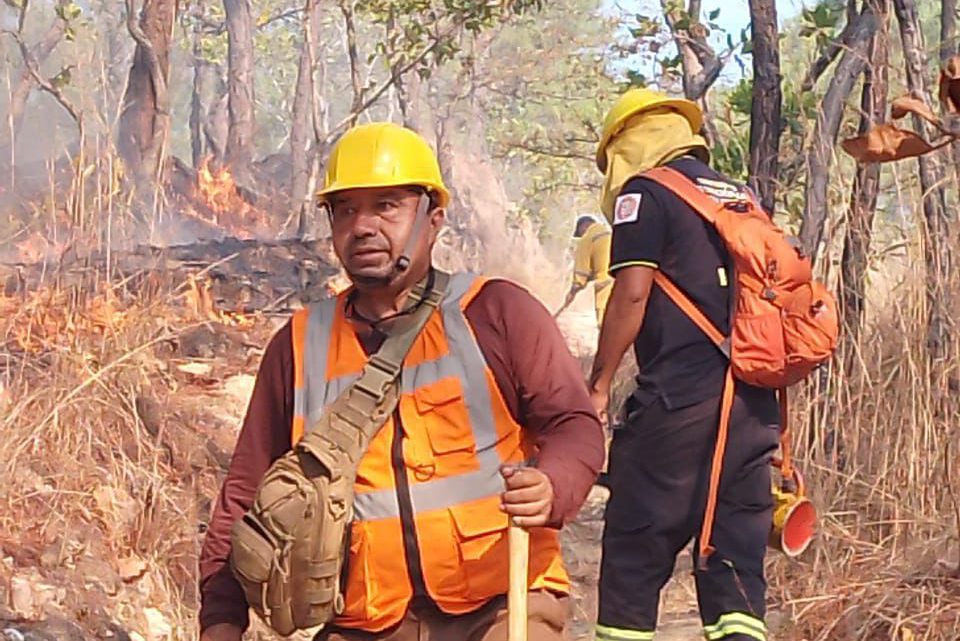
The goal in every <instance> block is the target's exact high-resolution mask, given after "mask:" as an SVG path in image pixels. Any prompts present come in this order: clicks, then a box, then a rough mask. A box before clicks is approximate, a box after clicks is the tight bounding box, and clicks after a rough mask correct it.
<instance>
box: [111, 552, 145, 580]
mask: <svg viewBox="0 0 960 641" xmlns="http://www.w3.org/2000/svg"><path fill="white" fill-rule="evenodd" d="M117 572H118V573H119V574H120V578H121V579H122V580H123V582H124V583H132V582H133V581H136V580H137V579H139V578H140V577H142V576H143V575H144V574H146V572H147V562H146V561H144V560H143V559H141V558H140V557H138V556H128V557H126V558H123V559H118V560H117Z"/></svg>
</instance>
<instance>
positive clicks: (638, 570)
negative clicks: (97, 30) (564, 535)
mask: <svg viewBox="0 0 960 641" xmlns="http://www.w3.org/2000/svg"><path fill="white" fill-rule="evenodd" d="M702 118H703V116H702V114H701V112H700V109H699V108H698V107H697V106H696V105H695V104H694V103H692V102H688V101H685V100H674V99H671V98H669V97H667V96H665V95H663V94H660V93H658V92H654V91H651V90H648V89H634V90H631V91H629V92H627V93H626V94H624V95H623V96H622V97H621V98H620V99H619V100H618V101H617V103H616V104H615V105H614V106H613V108H612V109H611V111H610V113H609V114H608V115H607V118H606V121H605V122H604V129H603V136H602V139H601V142H600V146H599V149H598V151H597V166H598V167H599V169H600V170H601V171H602V172H604V175H605V178H606V180H605V185H604V192H603V196H602V209H603V212H604V214H605V215H606V216H607V218H608V219H609V220H610V221H611V223H612V224H613V241H612V249H611V260H610V271H611V274H612V275H613V276H614V278H615V281H614V288H613V293H612V295H611V299H610V303H609V306H608V308H607V314H606V317H605V319H604V323H603V327H602V329H601V333H600V343H599V347H598V351H597V356H596V360H595V362H594V366H593V371H592V373H591V379H590V384H591V392H592V395H593V401H594V407H596V408H597V410H598V412H600V413H601V415H603V416H605V414H606V410H607V406H608V403H609V397H610V387H611V383H612V380H613V376H614V373H615V372H616V369H617V366H618V365H619V363H620V360H621V358H622V356H623V354H624V352H625V351H626V350H627V348H628V347H629V346H630V345H631V343H633V344H634V349H635V351H636V356H637V363H638V364H639V374H638V376H637V377H636V389H635V391H634V392H633V394H632V395H631V396H630V397H629V399H628V400H627V402H626V404H625V407H624V408H623V415H624V424H623V426H622V427H621V428H619V429H617V430H616V431H615V432H614V437H613V443H612V445H611V453H610V464H609V485H610V490H611V494H610V501H609V503H608V505H607V511H606V526H605V529H604V534H603V561H602V564H601V571H600V611H599V619H598V623H597V629H596V638H597V639H598V641H646V640H649V639H653V635H654V630H655V628H656V624H657V607H658V602H659V595H660V590H661V589H662V588H663V586H664V585H665V584H666V582H667V581H668V580H669V578H670V576H671V575H672V573H673V569H674V564H675V561H676V556H677V555H678V554H679V553H680V551H681V550H683V549H684V547H685V546H686V545H687V544H688V543H689V542H690V541H691V539H695V538H697V537H698V532H699V531H700V526H701V523H702V520H703V515H704V510H705V506H706V501H707V498H706V497H707V487H708V483H709V476H710V470H711V459H712V456H713V451H714V445H715V443H716V435H717V431H718V429H717V428H718V422H719V414H720V397H721V392H722V388H723V383H724V377H725V372H726V368H727V361H726V358H725V356H724V355H723V354H722V353H721V352H720V351H719V350H718V349H717V347H716V345H715V344H714V343H712V342H711V341H710V340H709V339H708V338H707V337H706V336H705V335H704V334H703V333H702V332H701V331H700V330H699V329H698V328H697V326H696V325H695V324H694V323H693V322H692V321H691V320H689V318H688V317H687V316H686V315H685V314H684V313H683V312H682V311H681V310H680V309H679V308H678V307H676V306H675V305H674V304H673V302H672V301H671V300H670V299H669V298H668V297H667V296H666V295H665V294H664V292H662V291H660V290H659V288H658V287H655V286H654V285H653V279H654V274H655V272H656V271H657V270H662V272H663V273H664V275H666V276H667V277H669V278H670V279H671V280H672V281H673V282H674V283H676V284H677V285H678V286H679V287H680V288H681V289H682V290H683V291H684V292H685V293H686V294H687V295H688V296H689V297H690V298H691V299H692V300H693V302H694V303H696V304H697V306H698V307H699V308H700V309H701V310H702V311H703V312H704V313H705V314H706V316H707V317H708V318H709V319H710V320H711V321H712V322H713V323H714V324H715V325H716V326H717V327H718V328H719V329H720V330H721V331H723V332H727V331H728V328H729V318H728V316H729V313H728V309H729V304H730V288H729V285H730V281H731V274H730V271H729V267H728V255H727V252H726V249H725V248H724V245H723V241H722V240H721V239H720V237H719V235H718V234H717V232H716V231H715V230H714V228H713V227H712V226H711V225H710V224H708V223H706V222H705V221H704V220H703V219H702V218H701V217H700V216H699V215H698V214H697V213H696V212H695V211H694V210H693V209H691V208H690V207H689V206H688V205H687V204H686V203H685V202H683V201H682V200H680V199H679V198H678V197H677V196H676V195H674V193H673V192H671V191H669V190H667V189H666V188H665V187H663V186H662V185H660V184H658V183H656V182H654V181H653V180H649V179H645V178H643V177H639V175H640V174H642V173H643V172H645V171H648V170H650V169H653V168H655V167H660V166H668V167H671V168H673V169H675V170H677V171H679V172H681V173H682V174H684V175H686V176H687V177H688V178H690V179H692V180H693V181H695V182H696V184H697V186H698V187H699V188H700V189H701V190H703V191H705V192H706V193H707V194H709V195H710V196H712V197H713V198H714V199H716V200H718V201H721V202H723V201H726V200H728V199H729V200H733V199H742V198H743V197H744V195H745V192H744V191H743V190H744V188H742V187H740V186H738V185H735V184H733V183H732V182H731V181H729V180H727V179H726V178H724V177H723V176H721V175H719V174H718V173H717V172H715V171H713V170H712V169H711V168H710V167H709V165H708V164H707V162H708V160H709V155H708V152H707V146H706V141H705V140H704V139H703V138H702V137H701V136H699V135H698V132H699V131H700V128H701V125H702ZM778 427H779V409H778V404H777V400H776V396H775V394H774V393H773V392H772V391H769V390H762V389H757V388H751V387H749V386H747V385H745V384H743V383H737V388H736V397H735V401H734V406H733V414H732V417H731V421H730V427H729V438H728V442H727V447H726V453H725V457H724V459H723V467H722V476H721V477H720V479H721V480H720V486H719V487H720V489H719V494H718V500H717V504H716V516H715V521H714V524H713V535H712V538H711V541H710V542H711V543H712V546H713V547H714V548H715V552H714V553H713V554H712V555H710V556H709V557H707V558H705V559H700V558H699V556H698V554H697V551H696V549H695V550H694V567H695V578H696V584H697V595H698V601H699V606H700V615H701V618H702V620H703V625H704V633H705V636H706V638H707V639H709V640H710V641H714V640H719V639H723V640H724V641H733V640H738V641H739V640H744V641H747V640H749V641H765V640H766V627H765V624H764V596H765V592H766V582H765V579H764V574H763V559H764V554H765V550H766V542H767V537H768V534H769V532H770V526H771V510H772V498H771V492H770V487H771V486H770V471H769V463H770V458H771V455H772V453H773V452H774V450H775V449H776V447H777V443H778ZM701 560H702V561H703V562H702V563H701Z"/></svg>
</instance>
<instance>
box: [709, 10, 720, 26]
mask: <svg viewBox="0 0 960 641" xmlns="http://www.w3.org/2000/svg"><path fill="white" fill-rule="evenodd" d="M719 17H720V9H719V7H718V8H716V9H714V10H713V11H711V12H710V13H708V14H707V20H709V21H711V22H713V21H714V20H716V19H717V18H719Z"/></svg>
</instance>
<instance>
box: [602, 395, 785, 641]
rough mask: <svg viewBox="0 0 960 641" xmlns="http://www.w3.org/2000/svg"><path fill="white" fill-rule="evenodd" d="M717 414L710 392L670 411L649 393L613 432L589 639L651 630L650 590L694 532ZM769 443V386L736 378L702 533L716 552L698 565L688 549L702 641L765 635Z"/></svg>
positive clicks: (775, 420) (608, 640)
mask: <svg viewBox="0 0 960 641" xmlns="http://www.w3.org/2000/svg"><path fill="white" fill-rule="evenodd" d="M719 416H720V399H719V398H713V399H710V400H708V401H705V402H702V403H698V404H696V405H693V406H690V407H685V408H682V409H678V410H673V411H670V410H667V409H666V408H665V407H664V406H663V404H662V403H661V402H659V401H656V402H654V403H652V404H651V405H649V406H647V407H646V408H644V409H642V410H640V411H638V412H635V413H634V415H632V416H630V417H628V420H627V422H626V424H625V425H624V426H623V427H621V428H620V429H618V430H616V431H615V432H614V437H613V443H612V445H611V450H610V467H609V474H610V478H609V481H610V500H609V502H608V504H607V509H606V525H605V529H604V533H603V560H602V563H601V569H600V613H599V620H598V625H597V635H596V638H597V639H598V641H624V640H627V639H629V640H637V641H644V640H646V639H652V638H653V632H654V630H655V628H656V624H657V607H658V604H659V596H660V590H661V589H662V588H663V586H664V585H665V584H666V582H667V581H668V580H669V579H670V577H671V575H672V574H673V569H674V564H675V562H676V557H677V554H679V553H680V551H681V550H683V548H684V547H685V546H686V545H687V544H688V543H689V542H690V540H691V539H692V538H693V539H697V538H698V536H699V533H700V526H701V524H702V520H703V514H704V509H705V507H706V497H707V488H708V486H709V480H710V466H711V461H712V457H713V451H714V446H715V444H716V435H717V429H718V425H719ZM778 441H779V411H778V405H777V401H776V397H775V395H774V393H773V392H771V391H769V390H760V389H755V388H750V387H747V386H745V385H739V386H738V389H737V395H736V400H735V401H734V405H733V413H732V416H731V420H730V429H729V436H728V440H727V448H726V453H725V456H724V462H723V471H722V476H721V480H720V490H719V495H718V499H717V509H716V518H715V522H714V527H713V535H712V540H711V542H712V544H713V546H714V547H715V549H716V551H715V552H714V553H713V555H712V556H711V557H710V558H709V559H708V562H707V567H706V569H705V570H700V569H698V567H697V566H698V565H699V564H698V561H699V559H698V558H697V554H696V552H694V568H695V571H694V576H695V579H696V585H697V597H698V601H699V606H700V616H701V618H702V620H703V624H704V632H705V635H706V637H707V638H708V639H709V640H711V641H713V640H715V639H723V640H724V641H733V640H738V641H739V640H741V639H742V640H750V641H764V639H765V638H766V631H765V627H764V622H763V618H764V613H765V608H764V596H765V593H766V581H765V579H764V575H763V559H764V553H765V551H766V544H767V537H768V535H769V533H770V527H771V518H772V514H771V511H772V507H773V505H772V504H773V501H772V497H771V492H770V468H769V464H770V457H771V455H772V453H773V451H774V450H775V449H776V447H777V444H778Z"/></svg>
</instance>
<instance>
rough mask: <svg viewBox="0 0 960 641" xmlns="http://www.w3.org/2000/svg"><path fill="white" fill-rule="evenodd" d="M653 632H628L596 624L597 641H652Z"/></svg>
mask: <svg viewBox="0 0 960 641" xmlns="http://www.w3.org/2000/svg"><path fill="white" fill-rule="evenodd" d="M653 634H654V633H653V632H652V631H646V630H628V629H627V628H612V627H610V626H608V625H600V624H599V623H598V624H597V628H596V639H597V641H653Z"/></svg>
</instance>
